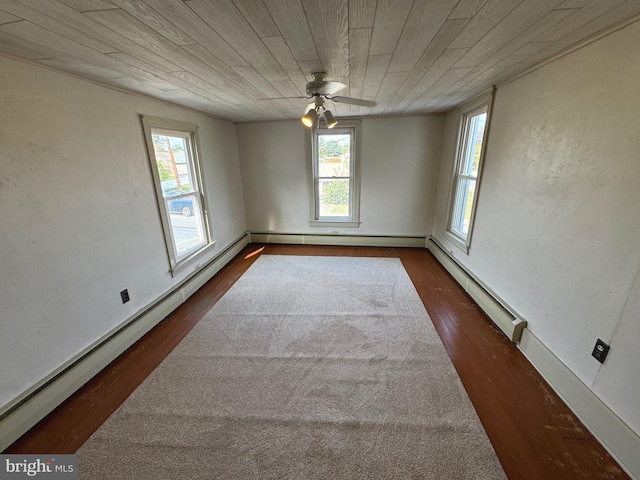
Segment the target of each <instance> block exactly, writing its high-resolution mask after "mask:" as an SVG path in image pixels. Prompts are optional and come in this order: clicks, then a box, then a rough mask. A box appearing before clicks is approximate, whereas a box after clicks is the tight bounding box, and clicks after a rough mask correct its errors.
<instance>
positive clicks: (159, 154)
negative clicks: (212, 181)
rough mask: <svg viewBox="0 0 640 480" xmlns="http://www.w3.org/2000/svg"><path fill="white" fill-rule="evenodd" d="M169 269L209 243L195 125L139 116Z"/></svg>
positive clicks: (178, 264) (172, 270) (182, 262)
mask: <svg viewBox="0 0 640 480" xmlns="http://www.w3.org/2000/svg"><path fill="white" fill-rule="evenodd" d="M142 123H143V127H144V132H145V137H146V142H147V150H148V152H149V161H150V163H151V171H152V173H153V179H154V183H155V189H156V196H157V200H158V206H159V209H160V216H161V218H162V226H163V229H164V236H165V241H166V245H167V253H168V255H169V262H170V265H171V272H172V273H173V272H175V271H176V269H177V268H178V267H180V266H181V265H183V264H184V263H185V262H186V261H187V260H189V259H191V258H193V257H194V256H196V255H197V254H198V253H199V252H201V251H202V250H203V249H204V248H206V247H207V246H208V245H210V244H211V243H212V241H211V236H210V233H209V225H208V219H207V210H206V208H205V202H204V194H203V193H204V192H203V185H202V179H201V170H202V167H201V165H200V159H199V151H200V149H199V146H198V145H199V142H198V127H197V125H193V124H189V123H183V122H175V121H172V120H165V119H161V118H155V117H148V116H142Z"/></svg>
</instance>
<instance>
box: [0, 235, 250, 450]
mask: <svg viewBox="0 0 640 480" xmlns="http://www.w3.org/2000/svg"><path fill="white" fill-rule="evenodd" d="M250 241H251V236H250V235H249V234H248V233H245V234H243V235H242V236H241V237H240V238H238V239H237V240H236V241H235V242H232V244H231V245H230V246H229V247H227V249H225V250H224V251H222V252H221V253H220V254H219V255H218V256H216V257H215V258H214V259H212V260H211V261H210V262H209V263H208V264H207V265H205V266H204V267H203V268H202V269H200V270H199V271H198V272H196V273H195V274H194V275H193V276H192V277H190V278H189V279H187V280H185V281H184V282H183V283H182V284H180V285H179V286H177V287H176V288H175V289H174V290H173V291H172V292H169V293H167V294H166V295H165V296H164V297H162V298H161V299H159V300H158V301H157V302H154V303H153V305H152V306H150V307H149V308H148V309H146V310H143V311H142V312H141V313H138V314H136V315H135V316H134V317H133V318H132V319H129V320H127V321H125V322H124V325H125V326H123V327H121V328H120V329H119V330H117V331H115V332H113V333H111V334H110V335H109V336H108V337H107V338H105V339H103V340H100V341H99V342H97V344H96V345H94V346H92V347H90V348H89V349H88V350H87V351H86V352H85V353H83V354H82V355H80V356H79V358H78V359H76V360H75V361H73V362H72V363H70V364H69V365H68V366H67V367H66V368H64V369H63V370H62V371H60V372H57V373H56V374H55V375H54V376H53V377H52V378H51V379H49V380H47V381H46V382H45V383H44V384H43V385H42V386H40V387H39V388H38V389H36V390H35V391H34V392H33V393H32V394H30V395H29V396H28V397H26V398H25V399H24V400H23V401H22V402H21V403H19V404H17V405H16V406H15V407H13V408H12V409H11V410H9V411H8V412H7V413H6V414H5V415H4V416H3V417H2V418H0V451H3V450H4V449H6V448H7V447H8V446H9V445H11V444H12V443H13V442H15V441H16V440H17V439H18V438H20V437H21V436H22V435H24V434H25V433H26V432H27V431H28V430H29V429H30V428H31V427H33V426H34V425H35V424H36V423H38V422H39V421H40V420H42V419H43V418H44V417H46V416H47V415H48V414H49V413H50V412H52V411H53V410H54V409H55V408H56V407H57V406H58V405H60V404H61V403H62V402H64V401H65V400H66V399H67V398H69V397H70V396H71V395H72V394H73V393H74V392H75V391H76V390H78V389H79V388H80V387H82V385H84V384H85V383H86V382H88V381H89V380H90V379H91V378H92V377H94V376H95V375H96V374H98V373H99V372H100V371H101V370H102V369H103V368H105V367H106V366H107V365H109V364H110V363H111V362H112V361H113V360H115V359H116V358H117V357H118V356H119V355H121V354H122V353H123V352H125V351H126V350H127V349H128V348H129V347H131V346H132V345H133V344H134V343H135V342H137V341H138V340H139V339H140V338H142V337H143V336H144V335H145V334H146V333H147V332H148V331H149V330H151V329H152V328H153V327H155V326H156V325H157V324H158V323H160V322H161V321H162V320H163V319H164V318H165V317H166V316H167V315H169V314H170V313H171V312H173V311H174V310H175V309H176V308H178V307H179V306H180V305H182V304H183V303H184V302H185V301H186V300H187V299H188V298H189V297H190V296H191V295H192V294H193V293H195V292H196V291H197V290H198V288H200V287H201V286H202V285H204V283H206V282H207V281H208V280H209V279H210V278H212V277H213V276H214V275H215V274H216V273H217V272H218V271H219V270H220V269H222V267H224V266H225V265H226V264H227V263H229V261H231V260H232V259H233V258H234V257H235V256H236V255H237V254H238V253H239V252H240V251H241V250H242V249H243V248H244V247H245V246H247V245H248V244H249V243H250Z"/></svg>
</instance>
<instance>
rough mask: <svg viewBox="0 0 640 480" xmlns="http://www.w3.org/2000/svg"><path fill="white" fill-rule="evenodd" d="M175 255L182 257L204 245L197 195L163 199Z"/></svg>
mask: <svg viewBox="0 0 640 480" xmlns="http://www.w3.org/2000/svg"><path fill="white" fill-rule="evenodd" d="M165 202H166V204H167V211H168V212H169V221H170V223H171V232H172V235H173V240H174V242H175V248H176V255H177V256H178V257H182V256H184V255H186V254H188V253H189V252H192V251H193V250H196V249H197V248H200V247H201V246H202V245H204V244H205V243H206V235H205V230H204V223H203V220H202V213H201V207H200V200H199V198H198V195H181V196H179V197H175V198H172V197H169V198H166V199H165Z"/></svg>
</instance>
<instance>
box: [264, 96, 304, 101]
mask: <svg viewBox="0 0 640 480" xmlns="http://www.w3.org/2000/svg"><path fill="white" fill-rule="evenodd" d="M299 98H306V99H307V100H308V99H309V98H311V97H269V98H258V99H257V100H258V101H263V102H264V101H267V100H296V99H299Z"/></svg>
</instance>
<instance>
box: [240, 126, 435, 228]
mask: <svg viewBox="0 0 640 480" xmlns="http://www.w3.org/2000/svg"><path fill="white" fill-rule="evenodd" d="M442 121H443V117H442V116H415V117H396V118H371V119H363V120H362V123H361V139H360V145H361V155H360V171H361V195H360V220H361V222H362V224H361V225H360V227H359V228H336V227H311V226H310V225H309V219H310V205H311V196H312V195H313V193H312V190H311V179H310V175H311V173H310V171H311V170H310V169H311V159H310V155H309V154H308V153H307V144H306V142H307V138H306V136H307V135H310V134H309V130H308V129H306V128H305V127H304V126H303V125H302V123H301V122H300V121H299V120H292V121H286V122H263V123H242V124H237V125H236V131H237V135H238V152H239V156H240V166H241V171H242V184H243V189H244V202H245V208H246V215H247V228H248V229H249V230H250V231H253V232H261V233H263V232H274V233H306V234H323V233H331V232H335V231H338V232H339V233H340V234H346V235H398V236H427V235H429V233H430V232H431V226H432V225H431V222H432V219H433V211H434V208H435V186H436V181H437V176H438V162H439V156H440V145H441V141H442V140H441V134H442Z"/></svg>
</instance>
